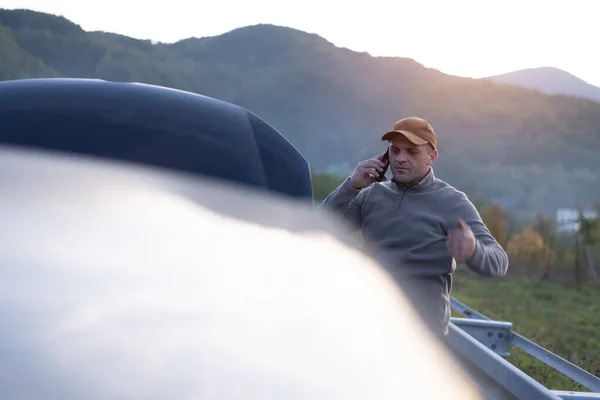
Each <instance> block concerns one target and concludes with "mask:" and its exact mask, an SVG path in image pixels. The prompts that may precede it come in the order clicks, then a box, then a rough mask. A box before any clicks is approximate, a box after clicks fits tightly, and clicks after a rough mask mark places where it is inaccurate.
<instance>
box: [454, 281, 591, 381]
mask: <svg viewBox="0 0 600 400" xmlns="http://www.w3.org/2000/svg"><path fill="white" fill-rule="evenodd" d="M452 295H453V296H454V297H456V298H457V299H458V300H460V301H462V302H464V303H466V304H467V305H469V306H470V307H472V308H474V309H475V310H477V311H480V312H482V313H483V314H485V315H487V316H488V317H490V318H493V319H496V320H503V321H510V322H512V323H513V330H514V331H516V332H518V333H520V334H521V335H524V336H525V337H527V338H528V339H530V340H533V341H534V342H536V343H537V344H539V345H541V346H543V347H545V348H546V349H548V350H550V351H552V352H554V353H556V354H558V355H559V356H561V357H563V358H565V359H567V360H569V361H570V362H572V363H574V364H576V365H578V366H580V367H581V368H583V369H585V370H587V371H589V372H590V373H592V374H593V375H596V376H600V288H599V287H587V288H585V289H584V290H582V292H577V291H576V290H575V289H571V288H567V287H563V286H559V285H555V284H550V283H545V282H539V281H537V280H534V279H528V278H502V279H497V278H496V279H494V278H491V279H489V278H488V279H486V278H480V277H475V276H473V275H472V274H470V273H466V272H462V271H461V272H460V273H458V274H457V275H456V279H455V281H454V286H453V290H452ZM453 316H457V317H460V316H461V315H460V314H458V313H456V312H455V311H454V310H453ZM508 361H510V362H511V363H512V364H513V365H515V366H517V367H518V368H519V369H521V370H522V371H524V372H525V373H527V374H528V375H529V376H531V377H532V378H534V379H535V380H537V381H538V382H540V383H542V384H543V385H544V386H546V387H548V388H550V389H553V390H576V391H589V390H587V389H586V388H584V387H582V386H581V385H579V384H577V383H576V382H574V381H573V380H571V379H569V378H567V377H566V376H564V375H563V374H561V373H560V372H557V371H556V370H554V369H552V368H550V367H548V366H547V365H546V364H544V363H542V362H541V361H538V360H536V359H535V358H533V357H531V356H529V355H528V354H527V353H525V352H523V351H521V350H519V349H517V348H515V347H512V349H511V356H510V358H509V359H508Z"/></svg>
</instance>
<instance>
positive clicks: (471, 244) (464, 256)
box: [446, 218, 477, 262]
mask: <svg viewBox="0 0 600 400" xmlns="http://www.w3.org/2000/svg"><path fill="white" fill-rule="evenodd" d="M446 247H447V248H448V253H449V254H450V256H452V257H453V258H454V259H455V260H456V261H458V262H465V261H468V260H470V259H471V258H472V257H473V255H474V254H475V250H476V248H477V240H476V239H475V235H474V234H473V231H472V230H471V227H470V226H469V225H468V224H466V223H465V222H464V221H463V220H462V219H461V218H459V219H458V228H455V229H449V230H448V238H447V239H446Z"/></svg>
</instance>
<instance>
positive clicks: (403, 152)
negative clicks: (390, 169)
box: [395, 151, 407, 163]
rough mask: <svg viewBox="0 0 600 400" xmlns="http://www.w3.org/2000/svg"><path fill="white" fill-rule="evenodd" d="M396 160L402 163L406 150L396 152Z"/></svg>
mask: <svg viewBox="0 0 600 400" xmlns="http://www.w3.org/2000/svg"><path fill="white" fill-rule="evenodd" d="M395 159H396V162H398V163H403V162H406V160H407V159H406V152H405V151H399V152H398V154H397V155H396V157H395Z"/></svg>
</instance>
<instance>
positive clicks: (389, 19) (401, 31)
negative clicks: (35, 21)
mask: <svg viewBox="0 0 600 400" xmlns="http://www.w3.org/2000/svg"><path fill="white" fill-rule="evenodd" d="M0 7H3V8H27V9H32V10H36V11H42V12H48V13H52V14H56V15H62V16H64V17H65V18H68V19H69V20H71V21H73V22H75V23H77V24H79V25H81V27H82V28H83V29H85V30H88V31H94V30H102V31H108V32H114V33H119V34H123V35H127V36H131V37H134V38H138V39H151V40H155V41H161V42H175V41H177V40H180V39H184V38H189V37H205V36H215V35H219V34H222V33H225V32H227V31H230V30H232V29H235V28H239V27H243V26H248V25H254V24H259V23H271V24H275V25H281V26H288V27H292V28H296V29H300V30H303V31H306V32H310V33H316V34H318V35H320V36H322V37H324V38H325V39H327V40H329V41H330V42H332V43H334V44H335V45H337V46H340V47H347V48H349V49H352V50H355V51H366V52H368V53H370V54H371V55H373V56H399V57H409V58H413V59H415V60H416V61H418V62H420V63H422V64H424V65H425V66H426V67H430V68H436V69H439V70H440V71H442V72H445V73H448V74H452V75H459V76H466V77H473V78H480V77H484V76H490V75H496V74H501V73H505V72H510V71H515V70H519V69H524V68H534V67H544V66H551V67H556V68H560V69H563V70H565V71H567V72H570V73H571V74H573V75H576V76H578V77H579V78H581V79H583V80H585V81H587V82H589V83H591V84H594V85H597V86H600V57H597V56H596V54H597V51H595V50H594V49H597V48H598V44H597V43H596V40H597V38H598V37H600V35H599V31H600V30H599V29H598V27H597V26H598V25H597V15H598V11H600V1H597V0H568V1H566V0H565V1H558V0H546V1H537V0H410V1H404V0H385V1H384V0H369V1H360V2H356V3H352V4H351V2H348V1H345V2H342V1H326V0H302V1H298V0H296V1H287V2H285V1H273V0H252V1H248V0H246V1H244V0H238V1H233V0H212V1H210V2H207V1H193V0H169V1H158V0H156V1H154V2H141V1H130V0H129V1H128V0H102V1H97V0H96V1H89V0H0Z"/></svg>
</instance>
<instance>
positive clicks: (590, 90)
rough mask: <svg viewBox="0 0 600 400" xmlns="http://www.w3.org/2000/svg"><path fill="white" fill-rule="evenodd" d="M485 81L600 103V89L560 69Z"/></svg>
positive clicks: (515, 73)
mask: <svg viewBox="0 0 600 400" xmlns="http://www.w3.org/2000/svg"><path fill="white" fill-rule="evenodd" d="M485 79H489V80H491V81H494V82H498V83H505V84H509V85H518V86H523V87H527V88H531V89H536V90H539V91H540V92H542V93H546V94H552V95H554V94H561V95H568V96H577V97H584V98H588V99H592V100H598V101H600V87H598V86H594V85H591V84H589V83H587V82H586V81H584V80H583V79H580V78H578V77H576V76H575V75H572V74H570V73H568V72H566V71H563V70H561V69H558V68H552V67H540V68H529V69H523V70H520V71H514V72H509V73H507V74H502V75H495V76H490V77H487V78H485Z"/></svg>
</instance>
